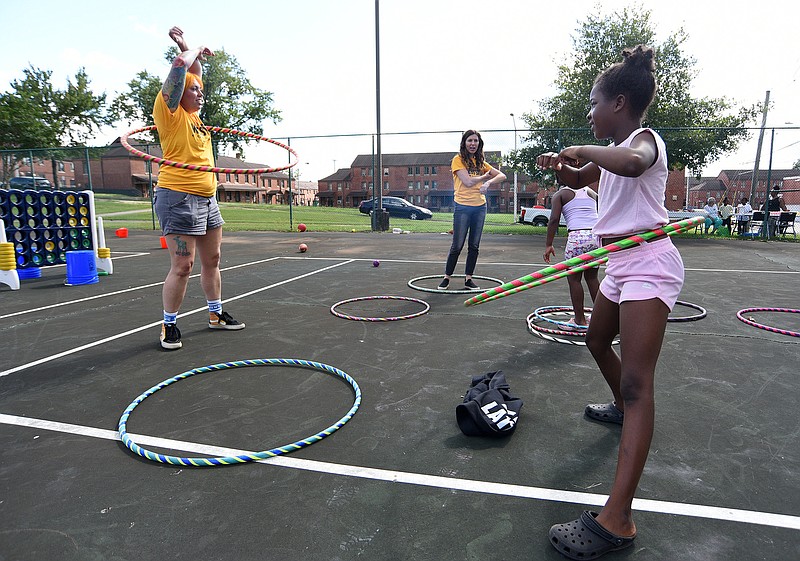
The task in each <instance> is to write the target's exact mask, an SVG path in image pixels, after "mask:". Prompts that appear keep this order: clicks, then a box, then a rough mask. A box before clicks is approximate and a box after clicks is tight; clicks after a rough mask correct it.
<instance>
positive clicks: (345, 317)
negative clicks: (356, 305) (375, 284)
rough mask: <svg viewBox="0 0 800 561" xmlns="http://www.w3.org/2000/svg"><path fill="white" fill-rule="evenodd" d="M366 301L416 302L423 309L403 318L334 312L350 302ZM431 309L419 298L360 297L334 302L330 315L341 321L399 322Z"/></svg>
mask: <svg viewBox="0 0 800 561" xmlns="http://www.w3.org/2000/svg"><path fill="white" fill-rule="evenodd" d="M367 300H400V301H403V302H416V303H417V304H422V306H423V309H422V310H421V311H419V312H415V313H413V314H408V315H405V316H395V317H362V316H350V315H347V314H343V313H341V312H339V311H337V310H336V308H338V307H339V306H343V305H344V304H350V303H352V302H365V301H367ZM430 309H431V306H430V304H428V303H427V302H426V301H425V300H420V299H419V298H409V297H407V296H362V297H360V298H350V299H349V300H342V301H341V302H336V303H335V304H334V305H333V306H331V313H332V314H333V315H335V316H336V317H339V318H342V319H349V320H352V321H399V320H403V319H411V318H415V317H419V316H421V315H423V314H427V313H428V311H429V310H430Z"/></svg>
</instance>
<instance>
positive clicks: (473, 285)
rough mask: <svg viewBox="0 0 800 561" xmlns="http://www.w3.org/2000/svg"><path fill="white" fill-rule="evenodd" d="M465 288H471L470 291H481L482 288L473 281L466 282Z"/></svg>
mask: <svg viewBox="0 0 800 561" xmlns="http://www.w3.org/2000/svg"><path fill="white" fill-rule="evenodd" d="M464 288H469V289H470V290H480V288H481V287H480V286H478V285H477V284H475V283H474V282H472V279H467V280H465V281H464Z"/></svg>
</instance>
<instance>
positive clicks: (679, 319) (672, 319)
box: [667, 300, 708, 323]
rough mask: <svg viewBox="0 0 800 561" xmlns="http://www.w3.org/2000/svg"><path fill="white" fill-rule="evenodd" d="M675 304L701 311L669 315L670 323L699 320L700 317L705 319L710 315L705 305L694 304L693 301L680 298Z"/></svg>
mask: <svg viewBox="0 0 800 561" xmlns="http://www.w3.org/2000/svg"><path fill="white" fill-rule="evenodd" d="M675 305H676V306H686V307H687V308H691V309H693V310H697V311H698V312H699V313H697V314H694V315H691V316H679V317H668V318H667V321H668V322H670V323H678V322H682V321H697V320H699V319H703V318H704V317H706V316H707V315H708V312H706V309H705V308H704V307H702V306H698V305H697V304H692V303H691V302H683V301H682V300H678V301H677V302H675Z"/></svg>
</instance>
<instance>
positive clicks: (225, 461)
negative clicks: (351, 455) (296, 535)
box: [117, 358, 361, 467]
mask: <svg viewBox="0 0 800 561" xmlns="http://www.w3.org/2000/svg"><path fill="white" fill-rule="evenodd" d="M244 366H296V367H300V368H310V369H313V370H319V371H321V372H325V373H327V374H333V375H334V376H338V377H339V378H342V379H343V380H346V381H347V382H348V383H349V384H350V385H351V386H352V387H353V392H355V400H354V402H353V406H352V407H351V408H350V410H349V411H348V412H347V414H346V415H345V416H344V417H342V418H341V419H339V420H338V421H336V422H335V423H334V424H332V425H331V426H329V427H328V428H326V429H323V430H321V431H320V432H318V433H317V434H314V435H312V436H309V437H308V438H304V439H302V440H298V441H297V442H293V443H291V444H286V445H284V446H279V447H277V448H273V449H271V450H265V451H263V452H254V453H250V454H242V455H240V456H219V457H209V458H205V457H201V458H182V457H178V456H168V455H166V454H157V453H155V452H151V451H150V450H147V449H146V448H142V447H141V446H139V445H138V444H136V442H134V441H133V439H132V438H131V436H130V435H129V434H128V418H129V417H130V416H131V413H132V412H133V410H134V409H136V406H137V405H139V404H140V403H141V402H143V401H144V400H145V399H147V398H148V397H150V396H151V395H153V394H154V393H156V392H157V391H158V390H161V389H163V388H166V387H167V386H169V385H170V384H174V383H175V382H178V381H180V380H183V379H185V378H188V377H190V376H195V375H197V374H204V373H206V372H216V371H219V370H224V369H227V368H241V367H244ZM360 405H361V388H359V387H358V384H357V383H356V381H355V380H353V378H351V377H350V376H349V375H348V374H347V373H345V372H342V371H341V370H339V369H338V368H334V367H333V366H328V365H327V364H322V363H320V362H313V361H310V360H298V359H293V358H258V359H251V360H237V361H235V362H225V363H222V364H212V365H210V366H202V367H200V368H195V369H193V370H189V371H187V372H184V373H183V374H178V375H177V376H174V377H172V378H170V379H168V380H164V381H163V382H161V383H160V384H157V385H155V386H153V387H152V388H150V389H149V390H147V391H146V392H144V393H143V394H142V395H140V396H139V397H137V398H136V399H135V400H133V402H132V403H131V404H130V405H128V407H127V408H126V409H125V411H124V412H123V413H122V416H121V417H120V419H119V424H118V426H117V430H118V432H119V437H120V440H122V442H123V444H125V446H127V447H128V449H130V451H131V452H133V453H134V454H137V455H139V456H141V457H143V458H146V459H148V460H152V461H154V462H158V463H161V464H171V465H178V466H195V467H212V466H225V465H231V464H243V463H246V462H254V461H258V460H266V459H267V458H273V457H275V456H280V455H282V454H288V453H289V452H294V451H296V450H300V449H301V448H305V447H306V446H310V445H311V444H314V443H315V442H319V441H320V440H322V439H323V438H325V437H326V436H330V435H331V434H333V433H334V432H336V431H337V430H339V429H340V428H341V427H342V426H343V425H344V424H345V423H346V422H347V421H349V420H350V419H351V418H352V417H353V415H355V413H356V411H357V410H358V408H359V406H360Z"/></svg>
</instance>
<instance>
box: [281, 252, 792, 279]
mask: <svg viewBox="0 0 800 561" xmlns="http://www.w3.org/2000/svg"><path fill="white" fill-rule="evenodd" d="M379 257H380V256H379ZM281 259H324V260H330V259H335V258H334V257H292V256H282V257H281ZM352 260H353V261H364V262H367V263H372V261H374V259H373V258H372V257H353V258H352ZM380 261H381V263H424V264H428V263H430V264H435V265H441V264H442V263H443V260H436V261H434V260H429V259H382V258H381V259H380ZM487 265H494V266H497V267H534V268H537V269H542V268H544V267H552V264H550V265H548V264H547V263H519V262H513V263H512V262H507V261H481V266H482V267H485V266H487ZM601 268H603V269H605V265H603V266H602V267H601ZM684 270H685V271H694V272H696V273H747V274H754V275H800V271H759V270H755V269H752V270H751V269H698V268H691V267H685V268H684Z"/></svg>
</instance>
